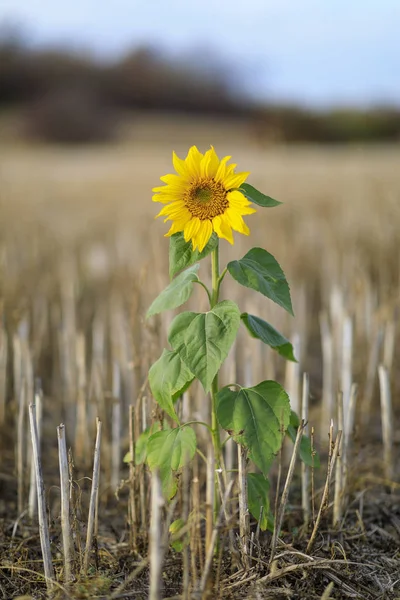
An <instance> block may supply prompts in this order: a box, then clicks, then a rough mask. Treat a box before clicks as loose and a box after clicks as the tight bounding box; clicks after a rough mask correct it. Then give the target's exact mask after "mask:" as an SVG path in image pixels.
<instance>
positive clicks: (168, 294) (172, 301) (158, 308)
mask: <svg viewBox="0 0 400 600" xmlns="http://www.w3.org/2000/svg"><path fill="white" fill-rule="evenodd" d="M199 267H200V265H193V266H192V267H190V268H189V269H186V271H183V273H181V274H180V275H178V277H177V278H176V279H173V280H172V281H171V283H170V284H169V285H168V286H167V287H166V288H165V290H163V291H162V292H161V294H159V296H157V298H156V299H155V300H154V302H153V303H152V304H151V306H150V308H149V310H148V311H147V314H146V318H149V317H151V316H152V315H156V314H157V313H160V312H162V311H163V310H168V309H172V308H177V307H178V306H181V305H182V304H184V302H186V300H188V299H189V298H190V296H191V294H192V291H193V282H194V281H198V280H199V278H198V277H197V271H198V270H199Z"/></svg>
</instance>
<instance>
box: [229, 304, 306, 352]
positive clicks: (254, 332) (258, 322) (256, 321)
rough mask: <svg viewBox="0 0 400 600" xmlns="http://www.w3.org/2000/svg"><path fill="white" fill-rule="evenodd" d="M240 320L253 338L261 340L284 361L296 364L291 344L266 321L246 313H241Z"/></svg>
mask: <svg viewBox="0 0 400 600" xmlns="http://www.w3.org/2000/svg"><path fill="white" fill-rule="evenodd" d="M240 318H241V319H242V321H243V323H244V325H245V326H246V329H247V330H248V332H249V333H250V335H251V336H252V337H253V338H256V339H258V340H261V341H262V342H264V344H267V345H268V346H270V347H271V348H272V349H273V350H276V351H277V352H278V354H280V355H281V356H283V358H286V360H291V361H293V362H297V360H296V358H295V356H294V353H293V346H292V344H291V343H290V342H289V340H287V339H286V338H285V337H284V336H283V335H282V334H281V333H279V331H277V330H276V329H275V328H274V327H272V325H270V324H269V323H267V321H264V320H263V319H260V317H255V316H254V315H249V314H248V313H242V314H241V315H240Z"/></svg>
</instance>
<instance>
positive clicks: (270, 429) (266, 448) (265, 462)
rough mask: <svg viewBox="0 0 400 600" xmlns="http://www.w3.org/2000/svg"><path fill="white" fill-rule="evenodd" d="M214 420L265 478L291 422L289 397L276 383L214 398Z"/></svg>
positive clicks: (261, 384) (266, 382)
mask: <svg viewBox="0 0 400 600" xmlns="http://www.w3.org/2000/svg"><path fill="white" fill-rule="evenodd" d="M217 417H218V420H219V422H220V424H221V426H222V427H223V428H224V429H226V431H228V433H229V434H230V435H232V436H233V438H234V440H235V441H236V442H237V443H238V444H241V445H243V446H246V448H248V449H249V454H250V458H252V460H253V461H254V462H255V464H256V465H257V466H258V467H259V468H260V469H261V471H262V472H263V474H264V475H265V477H267V475H268V471H269V468H270V466H271V463H272V461H273V459H274V457H275V455H276V454H277V452H278V451H279V449H280V447H281V445H282V437H283V435H284V433H285V432H286V429H287V426H288V425H289V420H290V402H289V396H288V395H287V393H286V392H285V390H284V389H283V387H282V386H281V385H279V383H277V382H276V381H263V382H262V383H259V384H258V385H256V386H255V387H251V388H240V389H239V390H235V391H231V390H230V389H229V388H223V389H222V390H220V391H219V392H218V394H217Z"/></svg>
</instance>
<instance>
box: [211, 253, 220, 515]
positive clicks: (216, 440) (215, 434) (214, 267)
mask: <svg viewBox="0 0 400 600" xmlns="http://www.w3.org/2000/svg"><path fill="white" fill-rule="evenodd" d="M211 275H212V288H211V301H210V307H211V309H213V308H214V306H215V305H216V304H217V303H218V299H219V287H220V284H221V281H220V276H219V244H218V245H217V247H216V248H215V249H214V250H213V252H212V254H211ZM217 394H218V373H217V374H216V375H215V377H214V379H213V382H212V386H211V435H212V442H213V446H214V456H215V466H216V468H217V469H220V468H221V438H220V435H219V424H218V419H217ZM218 513H219V496H218V493H217V491H216V492H215V495H214V523H215V522H216V520H217V518H218Z"/></svg>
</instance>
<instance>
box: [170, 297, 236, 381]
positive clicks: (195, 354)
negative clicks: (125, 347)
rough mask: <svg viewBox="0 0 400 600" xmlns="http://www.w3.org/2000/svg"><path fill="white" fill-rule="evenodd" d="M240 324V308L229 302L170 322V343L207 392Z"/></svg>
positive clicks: (226, 301) (187, 313)
mask: <svg viewBox="0 0 400 600" xmlns="http://www.w3.org/2000/svg"><path fill="white" fill-rule="evenodd" d="M239 324H240V312H239V308H238V307H237V305H236V304H235V303H234V302H231V301H230V300H224V301H223V302H220V303H219V304H217V305H216V306H214V308H213V309H211V310H210V311H209V312H206V313H194V312H184V313H181V314H180V315H178V316H177V317H175V319H174V320H173V322H172V325H171V328H170V331H169V336H168V340H169V343H170V344H171V346H172V348H173V349H174V350H175V351H176V352H177V353H178V354H179V356H180V357H181V359H182V360H183V362H184V363H185V365H186V366H187V367H188V369H189V370H190V371H191V372H192V373H193V374H194V375H195V376H196V377H197V379H199V381H200V382H201V383H202V385H203V387H204V390H205V391H206V392H208V391H209V390H210V388H211V384H212V381H213V379H214V377H215V375H216V374H217V372H218V370H219V368H220V366H221V365H222V363H223V361H224V360H225V358H226V357H227V356H228V353H229V350H230V348H231V346H232V344H233V342H234V340H235V337H236V334H237V331H238V328H239Z"/></svg>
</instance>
